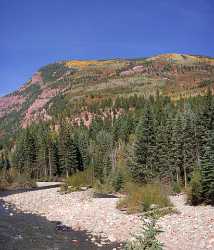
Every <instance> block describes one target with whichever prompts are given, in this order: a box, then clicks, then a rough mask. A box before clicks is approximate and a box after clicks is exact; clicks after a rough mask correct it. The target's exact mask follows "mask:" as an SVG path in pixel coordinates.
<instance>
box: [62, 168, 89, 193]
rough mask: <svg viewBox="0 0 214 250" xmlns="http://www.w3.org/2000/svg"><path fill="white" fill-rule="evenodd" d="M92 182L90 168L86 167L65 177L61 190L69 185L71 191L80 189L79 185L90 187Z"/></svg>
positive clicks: (64, 189)
mask: <svg viewBox="0 0 214 250" xmlns="http://www.w3.org/2000/svg"><path fill="white" fill-rule="evenodd" d="M92 184H93V179H92V170H91V169H87V170H85V171H82V172H78V173H75V174H73V175H72V176H69V177H68V178H66V180H65V185H64V186H63V187H62V189H61V190H62V191H66V190H67V189H68V187H70V189H71V191H77V190H78V189H80V187H90V186H92Z"/></svg>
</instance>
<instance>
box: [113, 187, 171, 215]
mask: <svg viewBox="0 0 214 250" xmlns="http://www.w3.org/2000/svg"><path fill="white" fill-rule="evenodd" d="M125 191H126V192H127V197H125V198H123V199H121V200H120V201H119V203H118V208H119V209H126V210H127V212H128V213H136V212H142V211H148V210H150V208H151V206H152V205H155V206H156V207H158V208H163V207H168V206H170V205H171V204H170V201H169V198H168V193H167V192H166V189H165V188H164V187H163V186H162V185H161V184H159V183H152V184H146V185H143V186H140V185H137V184H135V183H128V184H127V185H126V187H125Z"/></svg>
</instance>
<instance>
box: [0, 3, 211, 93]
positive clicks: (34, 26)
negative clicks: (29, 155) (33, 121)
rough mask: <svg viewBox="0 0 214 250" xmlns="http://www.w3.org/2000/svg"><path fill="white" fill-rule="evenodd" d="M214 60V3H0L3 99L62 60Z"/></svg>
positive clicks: (1, 91) (1, 87) (0, 70)
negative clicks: (183, 56)
mask: <svg viewBox="0 0 214 250" xmlns="http://www.w3.org/2000/svg"><path fill="white" fill-rule="evenodd" d="M170 52H178V53H192V54H202V55H209V56H214V0H0V95H3V94H6V93H9V92H10V91H12V90H15V89H17V88H18V87H19V86H20V85H21V84H23V83H24V82H26V81H27V80H28V79H29V78H30V77H31V75H32V74H33V73H34V72H35V71H36V70H37V69H38V68H39V67H41V66H43V65H45V64H48V63H51V62H54V61H57V60H62V59H97V58H100V59H103V58H112V57H122V58H128V57H130V58H131V57H145V56H150V55H155V54H159V53H170Z"/></svg>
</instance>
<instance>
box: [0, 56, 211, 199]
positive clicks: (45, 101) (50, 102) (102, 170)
mask: <svg viewBox="0 0 214 250" xmlns="http://www.w3.org/2000/svg"><path fill="white" fill-rule="evenodd" d="M213 83H214V59H212V58H205V57H199V56H187V55H174V54H172V55H162V56H157V57H153V58H147V59H138V60H109V61H67V62H59V63H55V64H51V65H48V66H45V67H43V68H41V69H40V70H39V71H38V72H37V73H36V74H35V75H34V76H33V78H32V79H31V80H30V81H29V82H28V83H27V84H25V85H24V86H23V87H22V88H21V89H20V90H18V91H17V92H15V93H13V94H11V95H9V96H7V97H3V98H2V99H0V108H1V122H0V129H1V138H2V140H1V142H2V143H1V144H2V145H1V159H0V169H1V170H2V171H3V170H4V171H5V169H6V170H9V169H16V171H18V173H21V174H23V173H24V174H27V175H28V176H30V177H31V178H33V179H48V178H49V179H53V178H55V177H57V176H58V177H59V176H61V177H64V176H70V175H74V174H77V173H80V172H84V173H85V172H87V173H88V176H89V177H87V178H88V179H87V180H86V181H87V184H88V185H92V186H93V185H94V183H96V184H97V183H99V185H109V186H113V187H114V189H115V190H120V189H122V187H123V185H124V183H126V182H128V181H130V180H132V181H134V182H138V183H151V182H153V181H154V180H159V181H161V182H163V183H166V184H170V185H174V186H175V185H177V186H179V187H180V186H184V187H187V186H188V183H190V181H191V180H192V181H196V182H197V181H198V183H200V185H198V186H197V188H198V187H199V186H200V195H198V194H196V197H195V196H194V195H195V193H194V190H193V194H192V195H193V196H194V197H193V199H192V200H194V201H193V202H195V203H198V202H201V201H206V202H208V203H212V202H213V200H214V182H213V180H214V167H213V166H214V154H213V152H214V148H213V147H214V98H213V96H212V92H213ZM192 176H193V177H194V178H192ZM195 179H196V180H195Z"/></svg>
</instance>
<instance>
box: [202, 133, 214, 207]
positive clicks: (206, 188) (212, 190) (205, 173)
mask: <svg viewBox="0 0 214 250" xmlns="http://www.w3.org/2000/svg"><path fill="white" fill-rule="evenodd" d="M213 152H214V131H210V132H209V136H208V142H207V145H206V148H205V154H204V156H203V158H202V161H201V176H202V196H203V198H204V200H205V201H206V202H208V203H214V153H213Z"/></svg>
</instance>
